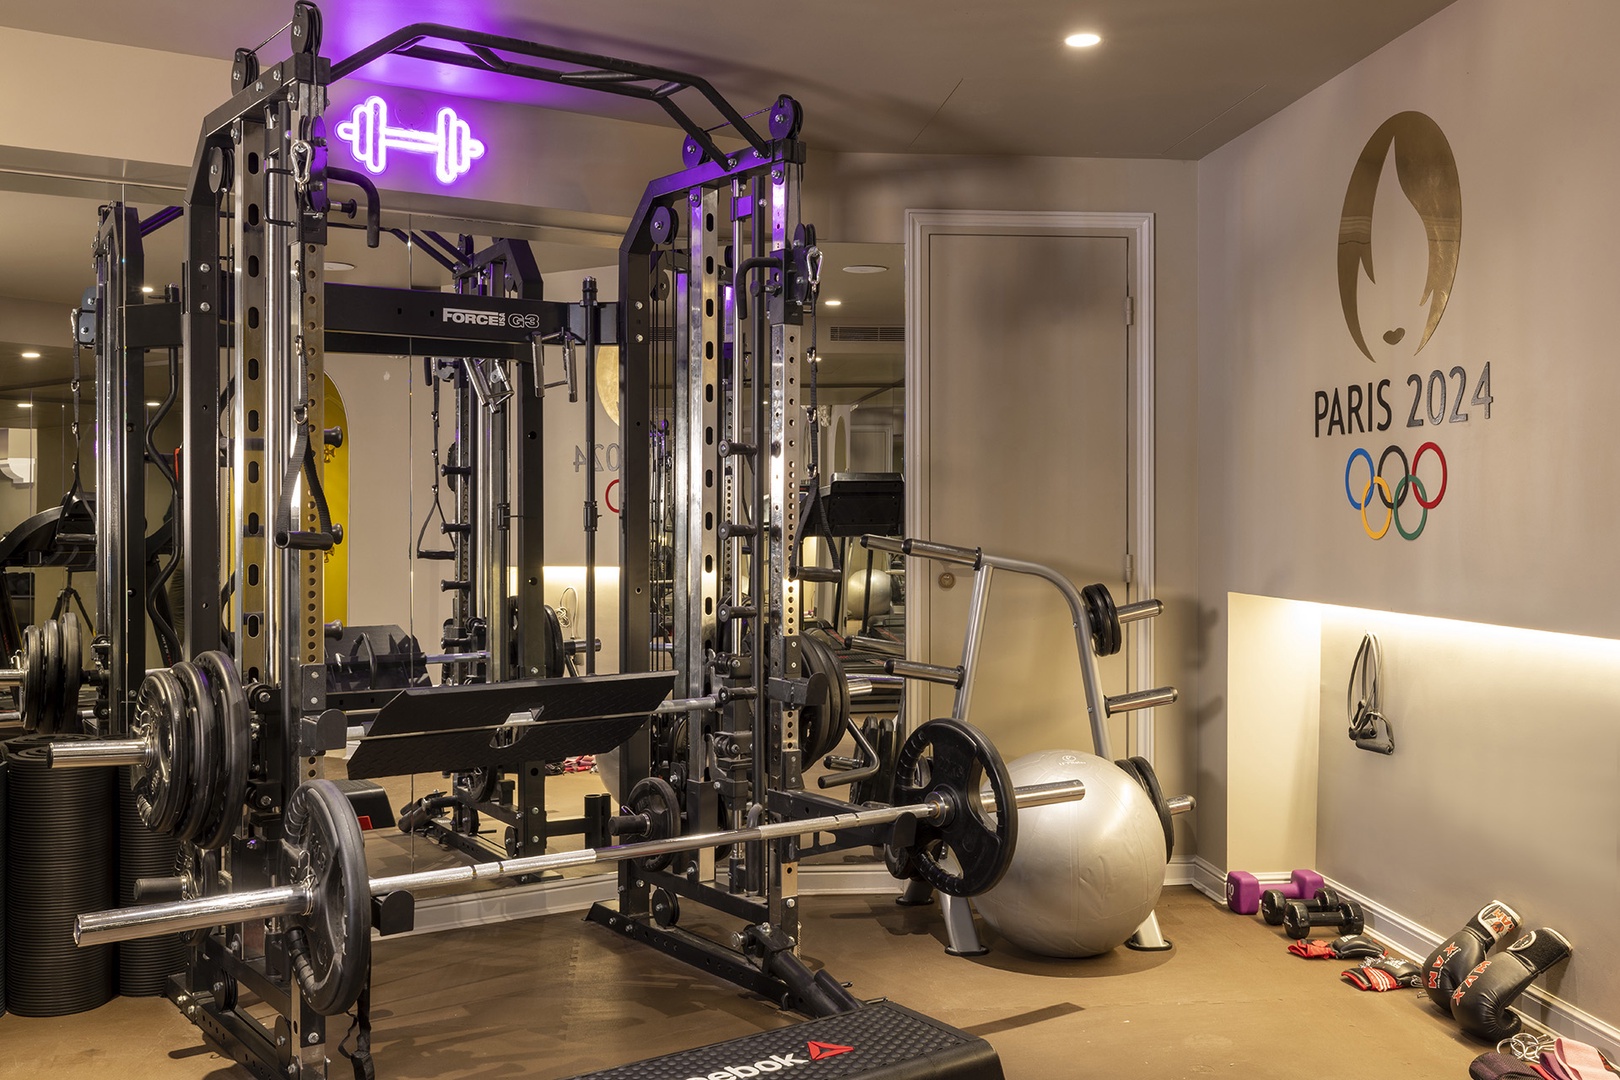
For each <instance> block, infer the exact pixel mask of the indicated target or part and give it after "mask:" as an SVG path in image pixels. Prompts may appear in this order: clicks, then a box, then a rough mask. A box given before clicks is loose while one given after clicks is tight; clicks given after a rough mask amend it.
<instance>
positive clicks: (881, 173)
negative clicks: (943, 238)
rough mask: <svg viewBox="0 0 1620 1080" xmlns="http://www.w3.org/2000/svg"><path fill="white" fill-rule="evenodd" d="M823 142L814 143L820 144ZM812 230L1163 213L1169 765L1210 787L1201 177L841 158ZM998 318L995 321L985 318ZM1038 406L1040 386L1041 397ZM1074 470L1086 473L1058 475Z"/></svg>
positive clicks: (1151, 170)
mask: <svg viewBox="0 0 1620 1080" xmlns="http://www.w3.org/2000/svg"><path fill="white" fill-rule="evenodd" d="M809 134H810V136H811V137H812V138H813V137H814V134H813V132H810V133H809ZM805 177H806V178H805V189H806V195H805V209H804V214H805V218H806V220H810V221H814V222H815V223H816V228H817V233H818V235H819V236H821V237H823V238H825V239H828V240H839V241H846V242H874V243H902V242H904V240H905V235H904V227H905V211H906V210H908V209H915V210H925V209H957V210H1074V211H1149V212H1152V213H1153V214H1154V231H1155V237H1156V241H1157V250H1156V251H1155V253H1154V255H1155V266H1156V271H1157V273H1156V280H1155V282H1154V286H1155V289H1156V291H1157V296H1156V303H1157V312H1158V315H1157V321H1156V325H1155V327H1154V330H1155V344H1156V348H1155V364H1156V369H1157V385H1156V387H1155V408H1156V410H1157V422H1158V438H1157V441H1156V444H1155V450H1154V452H1155V455H1156V457H1157V470H1156V474H1155V482H1156V484H1157V503H1156V506H1155V513H1156V515H1157V519H1158V520H1157V525H1158V545H1157V549H1156V556H1157V559H1158V585H1157V589H1156V591H1157V594H1158V596H1159V597H1160V599H1162V600H1164V602H1165V608H1166V612H1165V615H1164V616H1163V617H1162V618H1160V619H1159V620H1158V621H1157V626H1156V631H1155V632H1156V634H1157V640H1156V648H1157V664H1158V671H1157V680H1156V681H1157V682H1159V683H1172V684H1175V685H1177V686H1178V687H1179V688H1180V689H1181V691H1182V695H1183V696H1182V701H1181V703H1180V704H1177V705H1175V706H1171V707H1169V708H1162V709H1159V710H1157V727H1156V743H1155V757H1156V762H1155V765H1156V768H1157V769H1158V771H1159V773H1160V776H1161V779H1162V780H1163V782H1164V787H1165V789H1166V790H1167V791H1171V792H1180V791H1191V790H1192V789H1193V788H1194V787H1195V786H1197V785H1198V784H1199V783H1200V780H1199V777H1198V775H1197V774H1198V771H1199V765H1198V763H1197V758H1196V757H1195V754H1194V738H1195V732H1196V731H1197V727H1198V721H1197V719H1196V714H1195V711H1194V703H1195V702H1196V701H1197V700H1198V696H1197V693H1196V688H1195V686H1194V679H1195V677H1196V676H1195V672H1196V670H1197V667H1198V665H1199V663H1200V662H1201V661H1202V659H1203V655H1204V653H1205V652H1206V651H1207V649H1208V648H1209V645H1208V644H1207V642H1206V640H1205V635H1204V634H1203V633H1202V631H1201V629H1200V624H1199V616H1198V605H1197V583H1196V569H1197V558H1196V552H1197V545H1196V536H1197V532H1198V518H1197V500H1196V493H1195V487H1194V485H1195V475H1196V467H1195V466H1196V462H1197V453H1196V447H1195V443H1194V433H1195V429H1196V423H1195V421H1196V415H1195V411H1194V410H1195V407H1196V403H1197V402H1196V387H1197V370H1196V359H1197V342H1196V330H1197V327H1196V309H1197V292H1198V287H1197V286H1198V283H1197V281H1196V270H1197V245H1198V233H1197V227H1196V218H1197V187H1196V184H1197V166H1196V165H1195V164H1194V163H1192V162H1185V161H1134V160H1113V159H1108V160H1104V159H1073V158H1018V157H950V156H935V155H901V154H830V153H822V152H818V151H816V150H815V148H814V146H813V145H812V148H811V155H810V160H809V162H808V164H807V165H806V174H805ZM985 317H986V318H994V317H995V315H994V313H993V312H988V311H987V312H985ZM1030 392H1031V393H1039V392H1040V387H1039V385H1038V383H1037V384H1032V385H1031V387H1030ZM1054 464H1056V465H1057V467H1058V469H1059V473H1058V475H1059V477H1060V479H1059V481H1058V482H1061V475H1062V472H1063V470H1065V469H1068V468H1074V467H1076V466H1073V465H1065V464H1063V463H1054ZM1200 816H1201V815H1200V814H1196V813H1195V814H1192V815H1189V816H1187V817H1183V818H1180V819H1178V825H1177V828H1178V839H1177V856H1178V857H1180V856H1182V855H1190V854H1191V853H1192V852H1193V851H1194V850H1195V849H1196V848H1198V847H1200V846H1201V844H1202V839H1201V835H1200V832H1201V825H1200V822H1199V820H1198V819H1199V818H1200Z"/></svg>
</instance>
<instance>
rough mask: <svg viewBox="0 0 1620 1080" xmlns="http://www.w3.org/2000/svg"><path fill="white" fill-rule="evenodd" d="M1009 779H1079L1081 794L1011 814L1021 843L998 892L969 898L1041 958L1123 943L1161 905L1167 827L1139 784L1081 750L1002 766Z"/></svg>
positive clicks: (1003, 933)
mask: <svg viewBox="0 0 1620 1080" xmlns="http://www.w3.org/2000/svg"><path fill="white" fill-rule="evenodd" d="M1008 772H1010V773H1011V774H1012V781H1013V783H1014V784H1015V785H1019V786H1022V785H1024V784H1043V783H1049V782H1051V781H1054V780H1069V779H1079V780H1081V781H1083V782H1084V783H1085V785H1086V797H1085V798H1083V799H1081V800H1080V801H1079V802H1069V803H1053V804H1051V805H1049V806H1036V807H1031V808H1029V809H1026V810H1023V811H1021V812H1020V813H1019V815H1018V846H1017V848H1015V849H1014V851H1013V860H1012V865H1011V866H1010V867H1008V869H1007V874H1006V876H1005V877H1003V878H1002V879H1001V881H1000V883H998V884H997V885H996V887H995V888H993V889H991V890H990V891H989V892H987V893H985V894H983V895H982V896H976V897H974V898H973V904H974V906H975V907H977V908H978V910H979V914H980V915H982V916H983V917H984V920H985V922H987V923H989V924H990V926H991V927H993V928H994V929H995V931H996V932H997V933H998V934H1000V935H1001V936H1002V937H1004V938H1006V939H1007V940H1008V941H1011V942H1013V943H1014V944H1016V945H1018V946H1020V947H1022V948H1024V949H1027V950H1029V951H1030V952H1032V953H1038V954H1040V955H1043V956H1065V957H1071V956H1095V955H1097V954H1098V953H1105V952H1107V951H1108V950H1110V949H1112V948H1114V947H1115V946H1118V945H1121V944H1123V943H1124V942H1125V940H1126V939H1127V938H1129V937H1130V936H1131V935H1132V934H1133V933H1135V932H1136V928H1137V927H1138V926H1140V925H1141V923H1142V920H1144V919H1146V918H1147V917H1148V915H1149V913H1151V912H1152V911H1153V907H1154V905H1155V904H1157V903H1158V902H1159V892H1160V890H1162V889H1163V888H1164V867H1165V854H1164V829H1163V827H1162V826H1161V825H1160V824H1159V816H1158V812H1157V811H1156V810H1154V808H1153V803H1152V801H1151V800H1150V799H1149V798H1148V796H1147V794H1146V792H1144V791H1143V790H1142V788H1141V785H1139V784H1138V783H1137V782H1136V780H1135V779H1134V778H1133V777H1131V776H1130V775H1128V774H1127V773H1126V772H1125V770H1124V769H1121V768H1120V767H1119V766H1118V765H1115V764H1114V763H1113V762H1111V761H1108V760H1107V759H1105V758H1100V757H1098V756H1097V755H1095V754H1086V753H1082V752H1080V751H1078V750H1045V751H1041V752H1040V753H1035V754H1028V755H1026V756H1024V757H1021V758H1019V759H1018V760H1016V761H1014V762H1012V763H1011V764H1010V765H1009V766H1008Z"/></svg>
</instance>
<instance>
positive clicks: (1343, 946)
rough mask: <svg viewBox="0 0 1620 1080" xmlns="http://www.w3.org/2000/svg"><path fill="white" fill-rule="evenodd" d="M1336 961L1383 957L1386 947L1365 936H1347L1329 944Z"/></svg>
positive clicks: (1337, 938)
mask: <svg viewBox="0 0 1620 1080" xmlns="http://www.w3.org/2000/svg"><path fill="white" fill-rule="evenodd" d="M1328 948H1330V949H1332V950H1333V958H1334V959H1335V960H1363V959H1366V958H1368V957H1374V956H1383V955H1384V947H1383V946H1382V945H1380V944H1378V942H1376V941H1374V940H1373V939H1372V938H1370V937H1368V936H1367V935H1365V934H1346V935H1344V936H1343V937H1336V938H1334V939H1333V940H1332V941H1330V942H1328Z"/></svg>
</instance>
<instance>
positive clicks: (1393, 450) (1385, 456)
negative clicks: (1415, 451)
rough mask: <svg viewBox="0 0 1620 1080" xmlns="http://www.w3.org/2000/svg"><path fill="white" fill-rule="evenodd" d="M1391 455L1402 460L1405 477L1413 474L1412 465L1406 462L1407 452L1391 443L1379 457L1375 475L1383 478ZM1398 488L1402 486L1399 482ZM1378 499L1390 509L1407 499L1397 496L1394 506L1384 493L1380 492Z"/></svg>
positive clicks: (1402, 470) (1402, 472) (1402, 471)
mask: <svg viewBox="0 0 1620 1080" xmlns="http://www.w3.org/2000/svg"><path fill="white" fill-rule="evenodd" d="M1391 454H1395V455H1397V456H1398V457H1399V458H1400V459H1401V474H1402V475H1403V476H1406V475H1410V474H1411V472H1412V465H1411V463H1410V462H1408V461H1407V460H1406V451H1405V450H1402V449H1401V448H1400V447H1398V446H1396V445H1395V444H1394V443H1390V444H1389V445H1388V446H1386V447H1384V452H1383V453H1382V454H1379V455H1378V470H1377V472H1376V473H1375V475H1377V476H1383V475H1384V462H1386V461H1388V460H1389V455H1391ZM1396 486H1397V487H1399V486H1400V485H1399V482H1397V484H1396ZM1378 497H1379V498H1380V499H1383V500H1384V506H1385V507H1389V506H1391V505H1394V506H1399V505H1400V504H1401V500H1402V499H1404V498H1405V496H1404V495H1397V496H1395V502H1394V503H1393V504H1391V503H1390V501H1389V498H1388V496H1386V495H1385V494H1384V493H1383V492H1379V495H1378Z"/></svg>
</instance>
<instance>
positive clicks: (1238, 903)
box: [1226, 870, 1324, 915]
mask: <svg viewBox="0 0 1620 1080" xmlns="http://www.w3.org/2000/svg"><path fill="white" fill-rule="evenodd" d="M1323 884H1324V882H1323V881H1322V875H1321V874H1318V873H1317V872H1316V871H1314V870H1295V871H1294V872H1293V873H1292V874H1290V875H1289V880H1288V884H1286V885H1279V886H1275V888H1276V889H1277V891H1279V892H1281V893H1282V895H1283V899H1285V900H1305V899H1308V898H1310V897H1312V896H1315V895H1316V890H1317V889H1320V888H1321V887H1322V885H1323ZM1226 906H1227V907H1229V908H1231V909H1232V910H1233V911H1235V912H1237V913H1238V914H1239V915H1253V914H1254V913H1255V912H1257V911H1259V910H1260V881H1259V879H1257V878H1256V877H1255V876H1254V875H1253V874H1251V873H1248V872H1247V871H1244V870H1233V871H1232V872H1231V873H1229V874H1227V875H1226Z"/></svg>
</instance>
